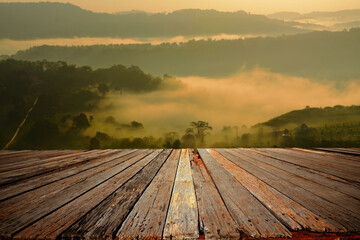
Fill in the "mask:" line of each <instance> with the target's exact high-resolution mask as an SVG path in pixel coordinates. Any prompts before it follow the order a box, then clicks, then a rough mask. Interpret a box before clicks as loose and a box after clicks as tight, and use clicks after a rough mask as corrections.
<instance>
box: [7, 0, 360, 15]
mask: <svg viewBox="0 0 360 240" xmlns="http://www.w3.org/2000/svg"><path fill="white" fill-rule="evenodd" d="M45 1H49V2H70V3H72V4H75V5H78V6H80V7H82V8H85V9H89V10H92V11H95V12H117V11H128V10H133V9H138V10H144V11H149V12H164V11H173V10H177V9H183V8H202V9H217V10H221V11H236V10H244V11H247V12H251V13H272V12H276V11H297V12H302V13H304V12H311V11H336V10H342V9H353V8H360V0H101V1H100V0H45ZM0 2H19V0H0ZM21 2H34V0H22V1H21ZM35 2H37V1H35Z"/></svg>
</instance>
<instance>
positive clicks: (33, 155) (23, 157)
mask: <svg viewBox="0 0 360 240" xmlns="http://www.w3.org/2000/svg"><path fill="white" fill-rule="evenodd" d="M70 151H71V150H41V151H31V152H28V153H26V154H25V153H24V154H19V155H14V156H5V157H1V161H0V167H1V168H2V167H3V166H7V165H16V164H21V163H24V162H27V161H31V160H32V159H37V160H38V161H39V160H41V159H45V158H47V157H52V156H57V155H61V154H64V153H67V152H70Z"/></svg>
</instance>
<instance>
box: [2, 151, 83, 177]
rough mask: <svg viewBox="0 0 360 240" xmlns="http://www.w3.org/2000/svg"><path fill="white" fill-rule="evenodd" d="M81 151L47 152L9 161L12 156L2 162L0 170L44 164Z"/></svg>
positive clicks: (78, 153)
mask: <svg viewBox="0 0 360 240" xmlns="http://www.w3.org/2000/svg"><path fill="white" fill-rule="evenodd" d="M83 153H84V151H82V150H81V151H64V152H58V153H56V154H51V153H49V154H45V155H42V156H37V157H32V158H29V159H25V160H23V161H15V162H10V161H12V158H10V159H9V162H8V163H6V164H2V165H1V166H0V172H6V171H11V170H14V169H20V168H25V167H31V166H34V165H39V164H44V163H47V162H51V161H56V160H59V159H61V158H65V157H72V156H76V155H80V154H83Z"/></svg>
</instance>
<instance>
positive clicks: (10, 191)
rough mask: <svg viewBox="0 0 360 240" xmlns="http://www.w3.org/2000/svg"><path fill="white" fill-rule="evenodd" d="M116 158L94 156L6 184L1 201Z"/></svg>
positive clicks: (0, 192)
mask: <svg viewBox="0 0 360 240" xmlns="http://www.w3.org/2000/svg"><path fill="white" fill-rule="evenodd" d="M134 151H136V150H135V149H133V150H130V149H126V150H117V151H115V152H114V154H115V153H116V158H120V157H122V156H125V155H127V154H130V153H133V152H134ZM116 158H114V157H112V158H103V157H98V158H94V160H93V161H90V162H87V163H86V164H81V165H77V166H73V167H71V168H61V169H59V170H58V171H57V172H54V173H52V174H47V175H41V176H39V177H37V178H31V179H25V180H23V181H20V182H16V183H15V184H11V185H6V186H4V187H2V188H0V201H4V200H6V199H9V198H11V197H15V196H17V195H20V194H22V193H25V192H28V191H30V190H33V189H36V188H39V187H42V186H45V185H47V184H50V183H53V182H56V181H59V180H62V179H65V178H68V177H71V176H74V175H76V174H78V173H81V172H84V171H86V170H88V169H91V168H94V167H97V166H100V165H104V164H107V163H108V162H109V161H113V160H115V159H116Z"/></svg>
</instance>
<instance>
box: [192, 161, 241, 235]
mask: <svg viewBox="0 0 360 240" xmlns="http://www.w3.org/2000/svg"><path fill="white" fill-rule="evenodd" d="M191 171H192V175H193V179H194V185H195V193H196V200H197V203H198V208H199V222H200V229H201V230H202V232H203V233H204V235H205V239H240V237H241V236H240V230H239V226H238V225H237V224H236V223H235V221H234V220H233V219H232V217H231V215H230V213H229V212H228V210H227V209H226V206H225V204H224V202H223V201H222V199H221V196H220V194H219V192H218V190H217V189H216V187H215V185H214V182H213V181H212V179H211V177H210V175H209V173H208V172H207V171H206V168H205V166H204V163H203V161H202V160H201V159H200V158H197V156H196V157H194V160H193V161H191Z"/></svg>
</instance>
